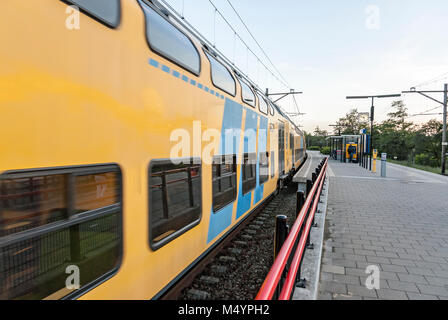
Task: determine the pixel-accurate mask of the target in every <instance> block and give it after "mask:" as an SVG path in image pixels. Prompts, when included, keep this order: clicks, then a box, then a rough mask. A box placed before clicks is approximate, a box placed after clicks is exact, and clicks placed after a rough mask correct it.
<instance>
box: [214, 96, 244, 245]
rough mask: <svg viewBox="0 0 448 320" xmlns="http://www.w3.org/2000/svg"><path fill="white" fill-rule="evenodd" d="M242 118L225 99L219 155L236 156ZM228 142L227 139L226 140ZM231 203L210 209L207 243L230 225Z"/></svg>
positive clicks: (239, 110) (235, 106) (239, 109)
mask: <svg viewBox="0 0 448 320" xmlns="http://www.w3.org/2000/svg"><path fill="white" fill-rule="evenodd" d="M242 117H243V107H242V106H241V105H240V104H239V103H236V102H235V101H232V100H230V99H226V101H225V105H224V115H223V119H222V126H221V141H220V146H219V151H220V154H219V155H226V154H232V153H233V154H238V150H239V145H240V138H239V137H240V131H241V122H242V120H241V119H242ZM226 136H227V138H229V137H230V136H231V137H232V141H227V147H226ZM227 140H228V139H227ZM233 204H234V203H233V202H232V203H231V204H229V205H227V206H226V207H224V208H223V209H221V210H219V211H217V212H213V208H211V210H210V211H211V212H210V223H209V228H208V235H207V243H209V242H210V241H212V240H213V239H215V238H216V237H217V236H218V235H219V234H220V233H221V232H223V231H224V230H225V229H226V228H227V227H229V226H230V225H231V223H232V212H233Z"/></svg>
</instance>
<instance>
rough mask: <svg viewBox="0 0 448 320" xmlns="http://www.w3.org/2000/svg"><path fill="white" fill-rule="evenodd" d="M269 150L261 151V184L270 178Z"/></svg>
mask: <svg viewBox="0 0 448 320" xmlns="http://www.w3.org/2000/svg"><path fill="white" fill-rule="evenodd" d="M268 157H269V152H265V151H263V152H260V185H262V184H263V183H265V182H266V181H268V179H269V158H268Z"/></svg>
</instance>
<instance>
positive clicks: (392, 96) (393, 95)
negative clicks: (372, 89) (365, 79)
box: [347, 94, 401, 170]
mask: <svg viewBox="0 0 448 320" xmlns="http://www.w3.org/2000/svg"><path fill="white" fill-rule="evenodd" d="M395 97H401V94H383V95H377V96H348V97H347V99H372V106H371V108H370V147H369V154H370V165H369V166H370V170H372V159H373V121H374V120H375V105H374V102H375V98H379V99H381V98H395Z"/></svg>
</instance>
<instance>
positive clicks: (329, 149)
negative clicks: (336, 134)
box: [320, 147, 331, 156]
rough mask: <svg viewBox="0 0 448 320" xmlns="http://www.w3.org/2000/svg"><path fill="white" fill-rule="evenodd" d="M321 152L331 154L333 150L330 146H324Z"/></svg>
mask: <svg viewBox="0 0 448 320" xmlns="http://www.w3.org/2000/svg"><path fill="white" fill-rule="evenodd" d="M320 152H321V153H322V154H323V155H326V156H329V155H330V152H331V148H330V147H323V148H322V149H321V150H320Z"/></svg>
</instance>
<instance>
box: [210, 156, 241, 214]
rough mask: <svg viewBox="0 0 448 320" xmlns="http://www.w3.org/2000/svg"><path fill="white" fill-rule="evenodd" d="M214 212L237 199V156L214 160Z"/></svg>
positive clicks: (221, 157) (215, 158) (218, 157)
mask: <svg viewBox="0 0 448 320" xmlns="http://www.w3.org/2000/svg"><path fill="white" fill-rule="evenodd" d="M212 176H213V182H212V183H213V211H214V212H216V211H218V210H220V209H222V208H224V207H225V206H226V205H228V204H229V203H232V202H233V201H235V199H236V155H228V156H216V157H214V158H213V166H212Z"/></svg>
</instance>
